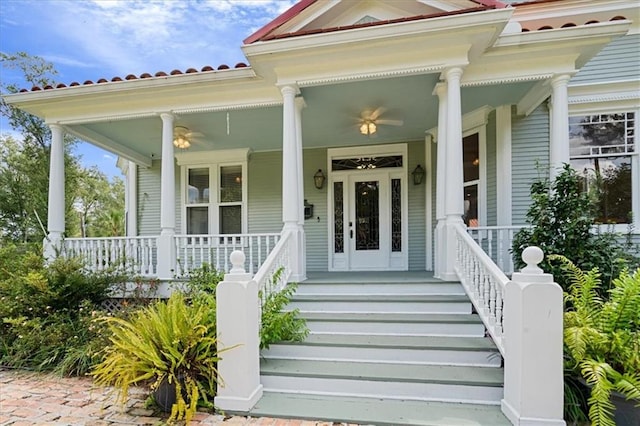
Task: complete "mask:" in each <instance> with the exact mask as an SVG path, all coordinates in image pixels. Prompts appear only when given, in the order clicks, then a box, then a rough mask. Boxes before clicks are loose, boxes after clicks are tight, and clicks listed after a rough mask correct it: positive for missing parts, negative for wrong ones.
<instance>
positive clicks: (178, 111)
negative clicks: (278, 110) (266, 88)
mask: <svg viewBox="0 0 640 426" xmlns="http://www.w3.org/2000/svg"><path fill="white" fill-rule="evenodd" d="M277 106H282V100H280V101H267V102H255V103H251V104H241V105H218V106H204V107H196V108H182V109H175V110H173V112H174V113H175V114H178V115H185V114H195V113H202V112H220V111H240V110H246V109H254V108H271V107H277Z"/></svg>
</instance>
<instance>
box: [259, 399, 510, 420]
mask: <svg viewBox="0 0 640 426" xmlns="http://www.w3.org/2000/svg"><path fill="white" fill-rule="evenodd" d="M249 415H251V416H256V417H259V416H263V417H284V418H297V419H317V420H324V421H327V422H348V423H357V424H375V425H381V426H444V425H446V426H469V425H475V426H508V425H511V423H509V421H508V420H507V418H506V417H504V415H503V414H502V412H501V411H500V407H498V406H496V405H474V404H460V403H445V402H426V401H407V400H404V401H403V400H397V399H380V398H362V397H360V398H358V397H345V396H337V395H309V394H303V393H300V394H290V393H279V392H265V393H264V396H263V397H262V399H260V401H258V403H257V404H256V406H255V407H254V408H253V409H252V410H251V412H250V413H249Z"/></svg>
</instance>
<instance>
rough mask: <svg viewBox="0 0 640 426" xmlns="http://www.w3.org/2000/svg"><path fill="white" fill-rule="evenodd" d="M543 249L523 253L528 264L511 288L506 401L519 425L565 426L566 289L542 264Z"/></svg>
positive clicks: (507, 302) (508, 294)
mask: <svg viewBox="0 0 640 426" xmlns="http://www.w3.org/2000/svg"><path fill="white" fill-rule="evenodd" d="M543 258H544V253H543V252H542V250H541V249H540V248H538V247H528V248H526V249H525V250H524V251H523V253H522V260H523V261H524V262H525V263H526V264H527V266H526V267H525V268H523V269H522V270H521V271H520V272H516V273H514V274H513V277H512V280H511V281H510V282H509V283H508V284H507V286H506V290H505V303H504V306H505V308H504V309H505V310H504V339H505V360H504V399H503V400H502V412H503V413H504V414H505V416H507V418H508V419H509V420H510V421H511V423H513V424H514V425H531V426H533V425H564V424H565V422H564V420H563V401H564V378H563V368H562V315H563V302H562V289H561V288H560V286H559V285H558V284H556V283H555V282H553V275H551V274H545V273H544V271H543V270H542V269H540V268H539V267H538V266H537V265H538V264H539V263H540V262H541V261H542V259H543Z"/></svg>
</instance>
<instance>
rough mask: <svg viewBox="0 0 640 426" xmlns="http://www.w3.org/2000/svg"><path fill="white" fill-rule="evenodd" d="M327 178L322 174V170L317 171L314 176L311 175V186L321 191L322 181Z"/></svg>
mask: <svg viewBox="0 0 640 426" xmlns="http://www.w3.org/2000/svg"><path fill="white" fill-rule="evenodd" d="M326 178H327V177H326V176H325V175H324V173H322V169H318V171H317V172H316V174H315V175H313V184H314V185H315V186H316V188H318V189H322V187H323V186H324V181H325V179H326Z"/></svg>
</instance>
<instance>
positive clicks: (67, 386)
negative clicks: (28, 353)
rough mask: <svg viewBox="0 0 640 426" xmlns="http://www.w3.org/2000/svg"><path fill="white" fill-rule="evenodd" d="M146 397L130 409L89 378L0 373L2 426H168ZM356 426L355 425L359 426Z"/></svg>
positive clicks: (135, 395) (292, 424)
mask: <svg viewBox="0 0 640 426" xmlns="http://www.w3.org/2000/svg"><path fill="white" fill-rule="evenodd" d="M145 398H146V393H145V392H144V391H143V390H142V389H139V388H136V389H131V391H130V401H129V402H128V403H127V405H126V406H125V407H121V406H120V405H115V395H110V394H109V392H108V390H106V389H103V388H97V387H95V386H94V385H93V384H92V382H91V379H89V378H77V377H76V378H60V377H57V376H52V375H45V374H36V373H28V372H21V371H7V370H0V426H5V425H6V426H8V425H11V426H34V425H42V426H44V425H47V426H63V425H64V426H71V425H73V426H76V425H87V426H89V425H90V426H108V425H136V426H138V425H154V426H156V425H163V424H165V422H166V417H165V418H162V417H158V416H154V412H153V410H150V409H147V408H145V406H144V400H145ZM190 425H192V426H204V425H228V426H240V425H260V426H267V425H268V426H321V425H322V426H333V425H345V424H342V423H327V422H317V421H309V420H286V419H271V418H250V417H249V418H248V417H227V418H225V417H223V416H221V415H219V414H209V413H204V412H198V413H196V415H195V416H194V419H193V420H192V421H191V423H190ZM354 426H355V425H354Z"/></svg>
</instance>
